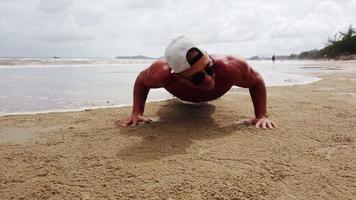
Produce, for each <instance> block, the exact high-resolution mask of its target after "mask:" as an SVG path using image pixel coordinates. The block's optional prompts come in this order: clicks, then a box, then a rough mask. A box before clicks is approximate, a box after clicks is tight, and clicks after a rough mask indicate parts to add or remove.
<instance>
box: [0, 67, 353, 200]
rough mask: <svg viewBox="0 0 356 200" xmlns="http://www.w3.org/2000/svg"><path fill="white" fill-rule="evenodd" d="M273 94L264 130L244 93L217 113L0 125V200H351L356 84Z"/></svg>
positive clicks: (202, 107) (347, 80) (44, 118)
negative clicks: (138, 121)
mask: <svg viewBox="0 0 356 200" xmlns="http://www.w3.org/2000/svg"><path fill="white" fill-rule="evenodd" d="M319 76H320V77H321V78H322V80H321V81H319V82H316V83H313V84H309V85H302V86H288V87H272V88H268V99H269V103H268V109H269V113H270V116H271V119H273V120H274V121H275V122H277V123H278V125H279V128H277V129H273V130H260V129H259V130H257V129H255V128H254V127H248V126H246V125H244V124H243V123H242V122H243V121H244V120H247V119H249V118H250V117H251V116H252V115H253V108H252V103H251V101H250V97H249V94H248V91H247V90H246V89H234V90H232V91H231V92H230V93H229V94H227V95H225V96H224V97H223V98H220V99H218V100H216V101H212V102H209V103H204V104H185V103H182V102H180V101H179V100H168V101H163V102H155V103H149V104H148V105H146V112H145V113H146V115H147V116H149V117H153V118H155V119H156V121H155V122H153V123H150V124H142V125H141V126H137V127H127V128H123V127H117V126H116V125H115V121H116V120H117V119H120V118H123V117H126V116H127V115H129V114H130V112H131V108H130V107H124V108H110V109H98V110H92V111H87V112H84V111H83V112H68V113H50V114H36V115H19V116H3V117H0V199H12V198H13V199H47V198H49V199H170V200H173V199H356V143H355V139H356V130H355V129H356V96H355V93H356V90H355V88H356V78H355V77H356V73H354V72H353V73H351V72H350V73H337V74H335V73H333V72H330V73H324V74H319Z"/></svg>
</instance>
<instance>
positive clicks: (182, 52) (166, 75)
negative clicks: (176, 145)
mask: <svg viewBox="0 0 356 200" xmlns="http://www.w3.org/2000/svg"><path fill="white" fill-rule="evenodd" d="M232 86H239V87H244V88H249V91H250V95H251V98H252V103H253V107H254V111H255V117H254V118H252V119H250V120H249V121H247V122H246V124H249V125H255V127H256V128H263V129H266V128H274V127H276V124H275V123H274V122H273V121H271V120H270V119H269V118H268V114H267V105H266V102H267V97H266V96H267V95H266V87H265V83H264V81H263V79H262V77H261V76H260V74H259V73H258V72H256V71H255V70H253V69H252V68H251V67H250V66H249V65H248V64H247V63H246V62H245V61H244V60H242V59H240V58H237V57H234V56H214V55H209V54H208V53H207V52H206V51H204V50H203V49H201V48H200V47H199V46H198V45H197V44H196V43H195V42H193V41H192V40H190V39H189V38H187V37H184V36H181V37H178V38H176V39H174V40H173V41H172V42H171V43H170V44H169V45H168V46H167V48H166V50H165V58H161V59H158V60H157V61H155V62H154V63H153V64H152V65H151V66H150V67H148V68H147V69H145V70H143V71H142V72H140V73H139V75H138V76H137V79H136V81H135V86H134V91H133V108H132V113H131V116H129V117H127V118H125V119H123V120H121V121H119V124H120V125H122V126H129V125H132V126H136V125H137V124H139V122H150V121H151V120H150V119H149V118H147V117H144V116H143V112H144V108H145V103H146V99H147V95H148V93H149V91H150V89H151V88H165V89H166V90H167V91H168V92H169V93H171V94H172V95H174V96H176V97H178V98H179V99H181V100H184V101H189V102H196V103H199V102H206V101H211V100H214V99H217V98H219V97H221V96H222V95H224V94H225V93H226V92H227V91H229V90H230V88H231V87H232ZM236 105H238V102H236Z"/></svg>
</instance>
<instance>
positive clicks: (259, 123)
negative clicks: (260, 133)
mask: <svg viewBox="0 0 356 200" xmlns="http://www.w3.org/2000/svg"><path fill="white" fill-rule="evenodd" d="M261 122H262V121H261V120H259V121H257V122H256V125H255V127H256V128H259V127H260V125H261Z"/></svg>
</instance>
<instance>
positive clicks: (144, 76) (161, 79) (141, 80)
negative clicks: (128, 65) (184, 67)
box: [120, 61, 170, 126]
mask: <svg viewBox="0 0 356 200" xmlns="http://www.w3.org/2000/svg"><path fill="white" fill-rule="evenodd" d="M169 74H170V69H169V68H167V67H166V64H165V62H163V61H156V62H155V63H153V64H152V65H151V66H150V67H149V68H147V69H146V70H144V71H142V72H141V73H140V74H139V75H138V76H137V78H136V81H135V85H134V91H133V106H132V113H131V116H130V117H128V118H126V119H124V120H122V121H121V122H120V125H122V126H127V125H131V124H132V125H137V124H138V122H140V121H150V120H149V119H148V118H146V117H143V113H144V110H145V104H146V100H147V95H148V93H149V91H150V89H151V88H159V87H163V85H164V83H165V81H166V80H167V79H168V76H169Z"/></svg>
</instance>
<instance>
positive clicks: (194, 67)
mask: <svg viewBox="0 0 356 200" xmlns="http://www.w3.org/2000/svg"><path fill="white" fill-rule="evenodd" d="M165 57H166V60H167V62H168V64H169V66H170V67H171V68H172V70H173V72H174V73H176V74H179V76H181V77H183V78H185V79H187V80H189V81H190V82H192V83H193V84H194V85H196V86H199V85H205V86H207V87H208V88H210V89H212V87H213V86H214V83H215V82H214V80H213V78H212V77H213V76H214V73H215V71H214V67H213V64H214V63H213V60H212V59H211V57H210V56H209V55H208V54H207V53H206V52H205V51H203V50H202V49H201V48H200V47H199V46H198V45H197V44H196V43H195V42H193V41H192V40H190V39H189V38H187V37H184V36H181V37H178V38H176V39H174V40H173V41H172V42H171V43H170V44H169V45H168V46H167V48H166V51H165Z"/></svg>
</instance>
